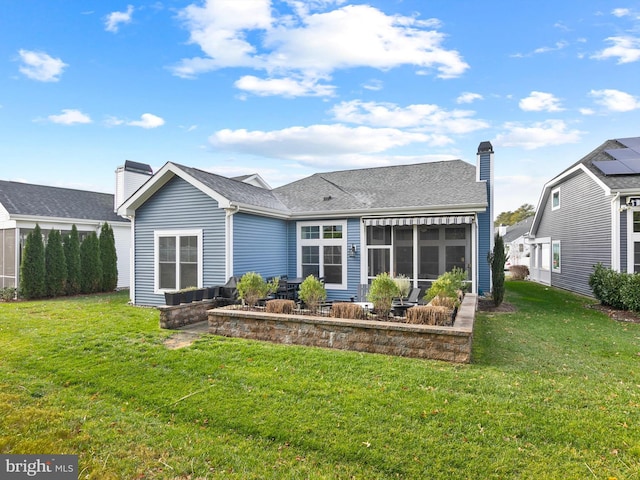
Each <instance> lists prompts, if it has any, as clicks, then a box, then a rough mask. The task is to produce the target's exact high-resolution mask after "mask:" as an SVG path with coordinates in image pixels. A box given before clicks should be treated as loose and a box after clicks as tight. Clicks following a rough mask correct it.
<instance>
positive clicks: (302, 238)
mask: <svg viewBox="0 0 640 480" xmlns="http://www.w3.org/2000/svg"><path fill="white" fill-rule="evenodd" d="M309 275H314V276H315V277H317V278H324V283H325V285H326V286H327V287H328V288H334V289H340V288H346V286H347V225H346V222H335V221H328V222H300V223H298V276H300V277H302V278H306V277H308V276H309Z"/></svg>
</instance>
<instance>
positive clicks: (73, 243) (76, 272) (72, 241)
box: [64, 224, 80, 295]
mask: <svg viewBox="0 0 640 480" xmlns="http://www.w3.org/2000/svg"><path fill="white" fill-rule="evenodd" d="M64 258H65V260H66V262H67V295H77V294H78V293H80V235H79V234H78V229H77V228H76V226H75V224H74V225H73V226H72V227H71V234H70V235H66V236H65V238H64Z"/></svg>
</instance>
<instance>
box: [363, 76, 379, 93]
mask: <svg viewBox="0 0 640 480" xmlns="http://www.w3.org/2000/svg"><path fill="white" fill-rule="evenodd" d="M383 87H384V83H383V82H382V80H378V79H375V78H373V79H371V80H369V81H368V82H367V83H365V84H363V85H362V88H364V89H365V90H371V91H372V92H378V91H380V90H382V88H383Z"/></svg>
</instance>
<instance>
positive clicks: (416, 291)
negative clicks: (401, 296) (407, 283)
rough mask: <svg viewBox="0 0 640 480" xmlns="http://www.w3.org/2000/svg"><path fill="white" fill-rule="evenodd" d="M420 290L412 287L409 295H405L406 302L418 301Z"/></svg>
mask: <svg viewBox="0 0 640 480" xmlns="http://www.w3.org/2000/svg"><path fill="white" fill-rule="evenodd" d="M420 292H422V289H420V288H412V289H411V293H409V297H407V303H418V302H419V301H420Z"/></svg>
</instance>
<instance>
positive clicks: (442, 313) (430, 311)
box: [407, 305, 453, 326]
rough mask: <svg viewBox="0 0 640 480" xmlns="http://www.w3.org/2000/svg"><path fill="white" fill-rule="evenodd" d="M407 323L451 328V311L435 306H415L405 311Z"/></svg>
mask: <svg viewBox="0 0 640 480" xmlns="http://www.w3.org/2000/svg"><path fill="white" fill-rule="evenodd" d="M407 323H412V324H417V325H439V326H451V324H452V323H453V321H452V318H451V309H449V308H447V307H440V306H435V305H417V306H415V307H411V308H410V309H409V310H407Z"/></svg>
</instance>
